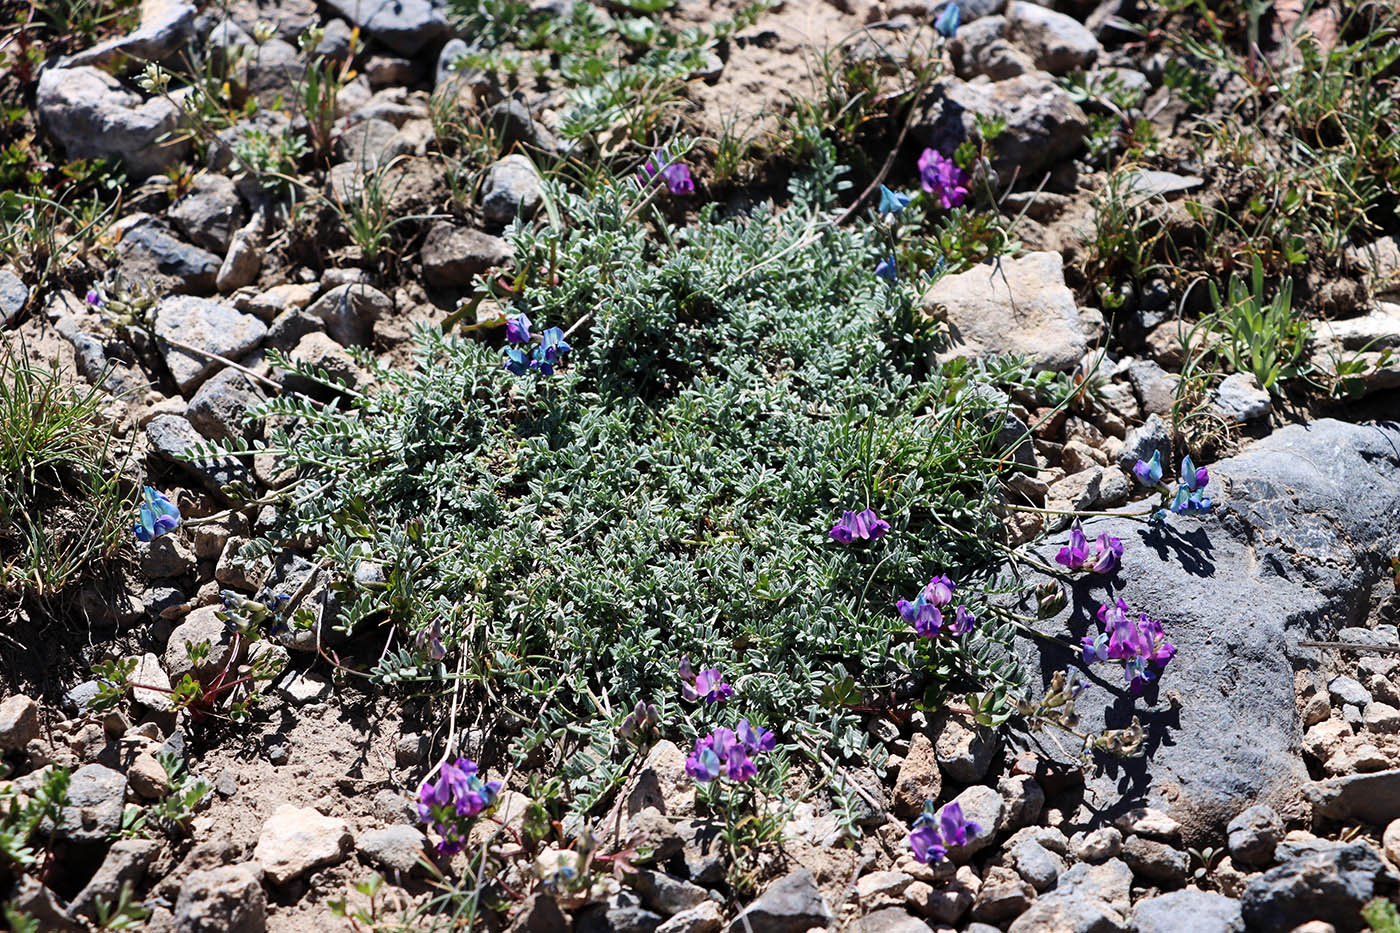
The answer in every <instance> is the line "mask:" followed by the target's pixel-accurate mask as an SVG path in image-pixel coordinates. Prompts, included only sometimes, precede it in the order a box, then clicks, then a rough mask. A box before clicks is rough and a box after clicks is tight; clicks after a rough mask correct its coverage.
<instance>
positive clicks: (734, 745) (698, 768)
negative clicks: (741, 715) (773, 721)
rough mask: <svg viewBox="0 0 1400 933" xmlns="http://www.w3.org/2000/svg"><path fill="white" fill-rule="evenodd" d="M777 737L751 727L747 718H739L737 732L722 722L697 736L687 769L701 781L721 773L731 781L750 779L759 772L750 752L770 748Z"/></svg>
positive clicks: (705, 782) (703, 782)
mask: <svg viewBox="0 0 1400 933" xmlns="http://www.w3.org/2000/svg"><path fill="white" fill-rule="evenodd" d="M776 741H777V740H776V739H775V738H774V737H773V733H771V732H769V731H768V730H766V729H754V728H751V727H750V726H749V721H748V720H747V719H742V720H740V721H739V731H738V732H737V733H735V732H734V731H733V730H731V729H726V728H724V727H723V726H720V727H719V728H717V729H715V730H714V731H713V732H711V733H710V734H709V735H707V736H704V737H703V738H699V739H696V740H695V751H693V752H691V754H690V755H689V756H688V757H687V758H686V760H685V773H686V774H689V775H690V776H691V777H692V778H694V779H695V780H696V781H698V782H699V783H701V784H708V783H709V782H710V781H713V780H715V779H716V778H717V777H719V776H720V775H721V774H723V775H724V776H725V777H726V778H728V779H729V780H731V781H747V780H748V779H749V778H751V777H753V776H754V775H756V774H757V773H758V766H757V765H755V764H754V762H753V759H752V758H750V757H749V756H750V755H759V754H762V753H764V752H768V751H771V750H772V749H773V747H774V745H775V744H776Z"/></svg>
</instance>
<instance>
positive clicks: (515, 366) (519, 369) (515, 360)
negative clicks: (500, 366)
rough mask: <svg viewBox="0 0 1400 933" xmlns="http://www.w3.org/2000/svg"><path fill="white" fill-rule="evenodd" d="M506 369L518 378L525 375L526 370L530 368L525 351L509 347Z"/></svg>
mask: <svg viewBox="0 0 1400 933" xmlns="http://www.w3.org/2000/svg"><path fill="white" fill-rule="evenodd" d="M505 367H506V369H508V370H510V371H511V372H513V373H515V375H517V376H523V375H525V370H526V369H529V367H530V364H529V361H528V360H526V358H525V351H524V350H518V349H516V348H515V347H507V348H506V362H505Z"/></svg>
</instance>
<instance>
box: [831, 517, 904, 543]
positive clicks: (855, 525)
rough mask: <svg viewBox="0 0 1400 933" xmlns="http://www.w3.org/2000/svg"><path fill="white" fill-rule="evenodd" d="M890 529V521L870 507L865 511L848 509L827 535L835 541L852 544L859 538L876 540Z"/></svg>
mask: <svg viewBox="0 0 1400 933" xmlns="http://www.w3.org/2000/svg"><path fill="white" fill-rule="evenodd" d="M889 530H890V523H889V522H887V521H885V520H884V519H883V518H880V517H879V516H878V515H876V514H875V513H874V512H873V511H872V510H870V509H866V510H865V511H863V512H851V511H849V510H848V511H845V512H842V513H841V520H840V521H839V522H837V523H836V524H835V525H832V526H831V530H830V531H829V532H827V535H828V536H829V537H830V538H831V539H832V540H834V541H840V542H841V543H842V544H850V543H851V542H852V541H854V540H856V539H857V538H859V539H861V540H862V541H874V540H876V539H878V538H882V537H884V535H885V532H887V531H889Z"/></svg>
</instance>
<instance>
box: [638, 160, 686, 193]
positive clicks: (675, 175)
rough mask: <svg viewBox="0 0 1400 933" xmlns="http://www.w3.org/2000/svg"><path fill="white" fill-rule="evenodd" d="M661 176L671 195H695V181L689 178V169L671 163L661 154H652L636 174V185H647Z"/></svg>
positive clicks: (680, 164)
mask: <svg viewBox="0 0 1400 933" xmlns="http://www.w3.org/2000/svg"><path fill="white" fill-rule="evenodd" d="M658 175H659V176H661V178H662V180H663V181H665V182H666V188H667V189H668V190H669V191H670V192H671V193H672V194H678V195H686V194H694V193H695V180H694V179H692V178H691V177H690V169H689V168H687V167H686V165H685V163H683V162H673V161H671V160H669V159H667V158H666V157H665V155H664V154H663V153H661V152H654V153H652V154H651V157H650V158H648V159H647V160H646V162H645V163H644V164H643V165H642V168H641V171H639V172H638V173H637V183H638V184H640V185H643V186H645V185H647V184H649V183H650V182H651V180H652V179H654V178H656V177H657V176H658Z"/></svg>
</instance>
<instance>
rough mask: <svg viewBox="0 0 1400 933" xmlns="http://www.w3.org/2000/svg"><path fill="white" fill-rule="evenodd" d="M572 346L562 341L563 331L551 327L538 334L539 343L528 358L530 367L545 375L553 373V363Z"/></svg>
mask: <svg viewBox="0 0 1400 933" xmlns="http://www.w3.org/2000/svg"><path fill="white" fill-rule="evenodd" d="M572 349H573V347H571V346H569V345H568V344H567V343H565V342H564V331H563V330H561V329H560V328H558V327H551V328H549V329H548V330H546V331H545V332H544V333H543V334H541V335H540V345H539V346H538V347H535V352H534V353H533V354H532V355H531V358H530V368H531V369H538V370H539V371H540V372H542V373H544V374H545V375H546V376H552V375H554V364H555V363H557V362H559V359H560V357H562V356H563V355H564V354H565V353H568V352H569V351H570V350H572Z"/></svg>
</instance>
